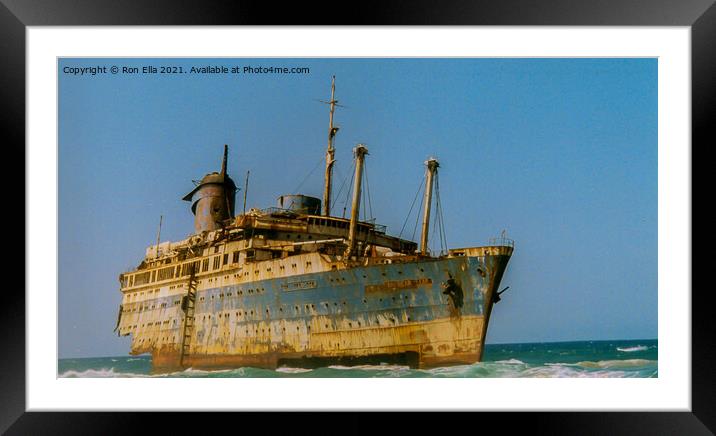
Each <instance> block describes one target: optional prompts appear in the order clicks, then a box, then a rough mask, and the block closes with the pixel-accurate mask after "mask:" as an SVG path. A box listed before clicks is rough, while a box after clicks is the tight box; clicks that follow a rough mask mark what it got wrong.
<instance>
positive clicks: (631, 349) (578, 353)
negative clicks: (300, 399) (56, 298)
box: [58, 339, 659, 378]
mask: <svg viewBox="0 0 716 436" xmlns="http://www.w3.org/2000/svg"><path fill="white" fill-rule="evenodd" d="M657 356H658V343H657V340H656V339H653V340H623V341H579V342H552V343H527V344H487V345H485V353H484V355H483V361H482V362H480V363H475V364H473V365H460V366H449V367H443V368H432V369H410V368H409V367H407V366H399V365H387V364H386V365H362V366H353V367H347V366H329V367H325V368H317V369H306V368H278V369H275V370H271V369H259V368H249V367H246V368H236V369H228V370H217V371H204V370H198V369H192V368H189V369H187V370H184V371H180V372H174V373H170V374H161V375H151V357H150V356H118V357H91V358H77V359H59V362H58V376H59V377H511V378H520V377H617V378H622V377H658V374H659V373H658V357H657Z"/></svg>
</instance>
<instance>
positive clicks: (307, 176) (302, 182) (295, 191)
mask: <svg viewBox="0 0 716 436" xmlns="http://www.w3.org/2000/svg"><path fill="white" fill-rule="evenodd" d="M321 162H323V158H320V159H319V160H318V162H316V166H314V167H313V169H312V170H311V172H309V173H308V174H307V175H306V177H304V178H303V180H302V181H301V183H299V184H298V186H297V187H296V189H295V190H294V191H293V192H294V193H296V194H298V192H299V189H301V187H302V186H303V184H304V183H306V180H308V178H309V177H311V175H313V173H315V172H316V169H317V168H318V166H319V165H320V164H321Z"/></svg>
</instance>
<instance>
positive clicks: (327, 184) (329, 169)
mask: <svg viewBox="0 0 716 436" xmlns="http://www.w3.org/2000/svg"><path fill="white" fill-rule="evenodd" d="M335 96H336V76H333V79H331V101H329V102H327V103H328V104H330V105H331V111H330V115H329V117H328V149H327V150H326V175H325V180H324V185H323V215H325V216H329V215H330V214H331V183H332V179H333V164H334V163H335V159H334V157H335V155H336V149H335V148H334V147H333V144H334V141H335V138H336V132H338V127H334V126H333V112H334V111H335V109H336V103H338V101H337V100H336V99H335Z"/></svg>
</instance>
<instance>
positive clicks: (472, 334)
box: [115, 79, 514, 371]
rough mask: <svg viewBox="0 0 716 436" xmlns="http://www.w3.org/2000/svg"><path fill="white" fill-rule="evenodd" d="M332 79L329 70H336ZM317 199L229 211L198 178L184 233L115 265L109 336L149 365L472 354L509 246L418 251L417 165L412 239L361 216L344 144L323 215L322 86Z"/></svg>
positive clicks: (222, 179) (462, 358)
mask: <svg viewBox="0 0 716 436" xmlns="http://www.w3.org/2000/svg"><path fill="white" fill-rule="evenodd" d="M334 80H335V79H334ZM327 103H329V104H330V106H331V108H330V114H331V115H330V122H329V139H328V148H327V152H326V173H325V185H324V199H323V201H321V199H318V198H314V197H310V196H305V195H300V194H292V195H283V196H281V197H279V198H278V207H273V208H268V209H262V210H259V209H250V210H249V211H248V212H245V211H244V212H243V213H241V214H238V215H235V195H236V191H237V187H236V184H235V183H234V181H233V180H232V179H231V178H230V177H229V175H228V172H227V171H228V170H227V168H228V147H227V146H224V156H223V160H222V165H221V170H220V171H219V172H214V173H210V174H207V175H206V176H204V177H203V178H202V179H201V180H200V181H199V182H198V183H197V185H196V186H195V187H194V189H193V190H191V192H189V193H188V194H187V195H186V196H185V197H184V198H183V199H184V200H186V201H189V202H191V210H192V212H193V213H194V216H195V218H194V234H192V235H191V236H189V237H188V238H186V239H185V240H182V241H178V242H164V243H160V242H159V240H158V241H157V244H155V245H152V246H150V247H148V248H147V251H146V255H145V258H144V259H143V260H142V262H141V263H140V265H139V266H138V267H137V268H136V269H134V270H132V271H128V272H125V273H123V274H121V275H120V277H119V279H120V286H121V292H122V303H121V305H120V308H119V315H118V320H117V326H116V328H115V330H116V331H117V332H118V334H119V335H123V336H124V335H131V336H132V348H131V353H132V354H142V353H151V355H152V364H153V367H154V369H155V370H156V371H171V370H177V369H182V368H187V367H192V368H234V367H240V366H253V367H264V368H276V367H279V366H283V365H290V366H301V367H315V366H322V365H330V364H344V365H351V364H363V363H381V362H392V363H401V364H406V365H410V366H412V367H434V366H443V365H451V364H466V363H474V362H477V361H479V360H480V359H481V356H482V351H483V345H484V341H485V335H486V332H487V325H488V322H489V318H490V312H491V309H492V306H493V304H494V302H496V301H498V300H499V293H498V292H497V289H498V286H499V284H500V281H501V279H502V275H503V273H504V271H505V268H506V266H507V262H508V260H509V259H510V256H511V255H512V251H513V248H514V244H513V243H512V241H511V240H508V239H506V238H500V239H496V240H493V241H492V243H490V244H489V245H487V246H482V247H468V248H457V249H450V250H447V252H442V253H440V255H437V256H433V255H431V253H430V252H429V249H428V232H429V228H430V217H431V210H430V207H431V203H432V195H433V189H434V186H433V185H434V177H435V175H436V173H437V170H438V167H439V164H438V161H437V160H436V159H432V158H431V159H428V161H427V162H426V183H425V193H424V200H423V204H424V208H423V221H422V228H421V230H422V232H421V238H420V244H417V243H416V242H413V241H410V240H406V239H401V238H399V237H394V236H390V235H388V234H387V233H386V228H385V227H384V226H380V225H377V224H375V223H374V222H372V221H360V220H359V209H360V204H361V191H362V185H361V183H362V180H363V165H364V162H365V158H366V155H367V154H368V149H367V147H366V146H364V145H362V144H358V145H357V146H356V147H355V148H354V156H355V170H354V171H355V172H354V176H353V188H352V207H351V214H350V218H343V217H337V216H332V215H331V202H330V201H331V191H332V189H331V182H332V180H331V179H332V168H333V164H334V155H335V147H334V140H335V135H336V132H337V130H338V129H337V128H336V127H334V125H333V111H334V108H335V106H336V103H337V100H335V83H332V92H331V100H330V101H329V102H327Z"/></svg>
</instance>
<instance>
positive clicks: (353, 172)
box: [342, 157, 356, 218]
mask: <svg viewBox="0 0 716 436" xmlns="http://www.w3.org/2000/svg"><path fill="white" fill-rule="evenodd" d="M355 166H356V159H355V157H354V158H353V171H351V173H352V175H351V184H350V186H349V187H348V190H347V191H346V201H345V202H344V203H343V216H342V218H345V217H346V208H347V207H348V199H349V198H350V195H351V191H352V190H353V179H355V177H356V171H355Z"/></svg>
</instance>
